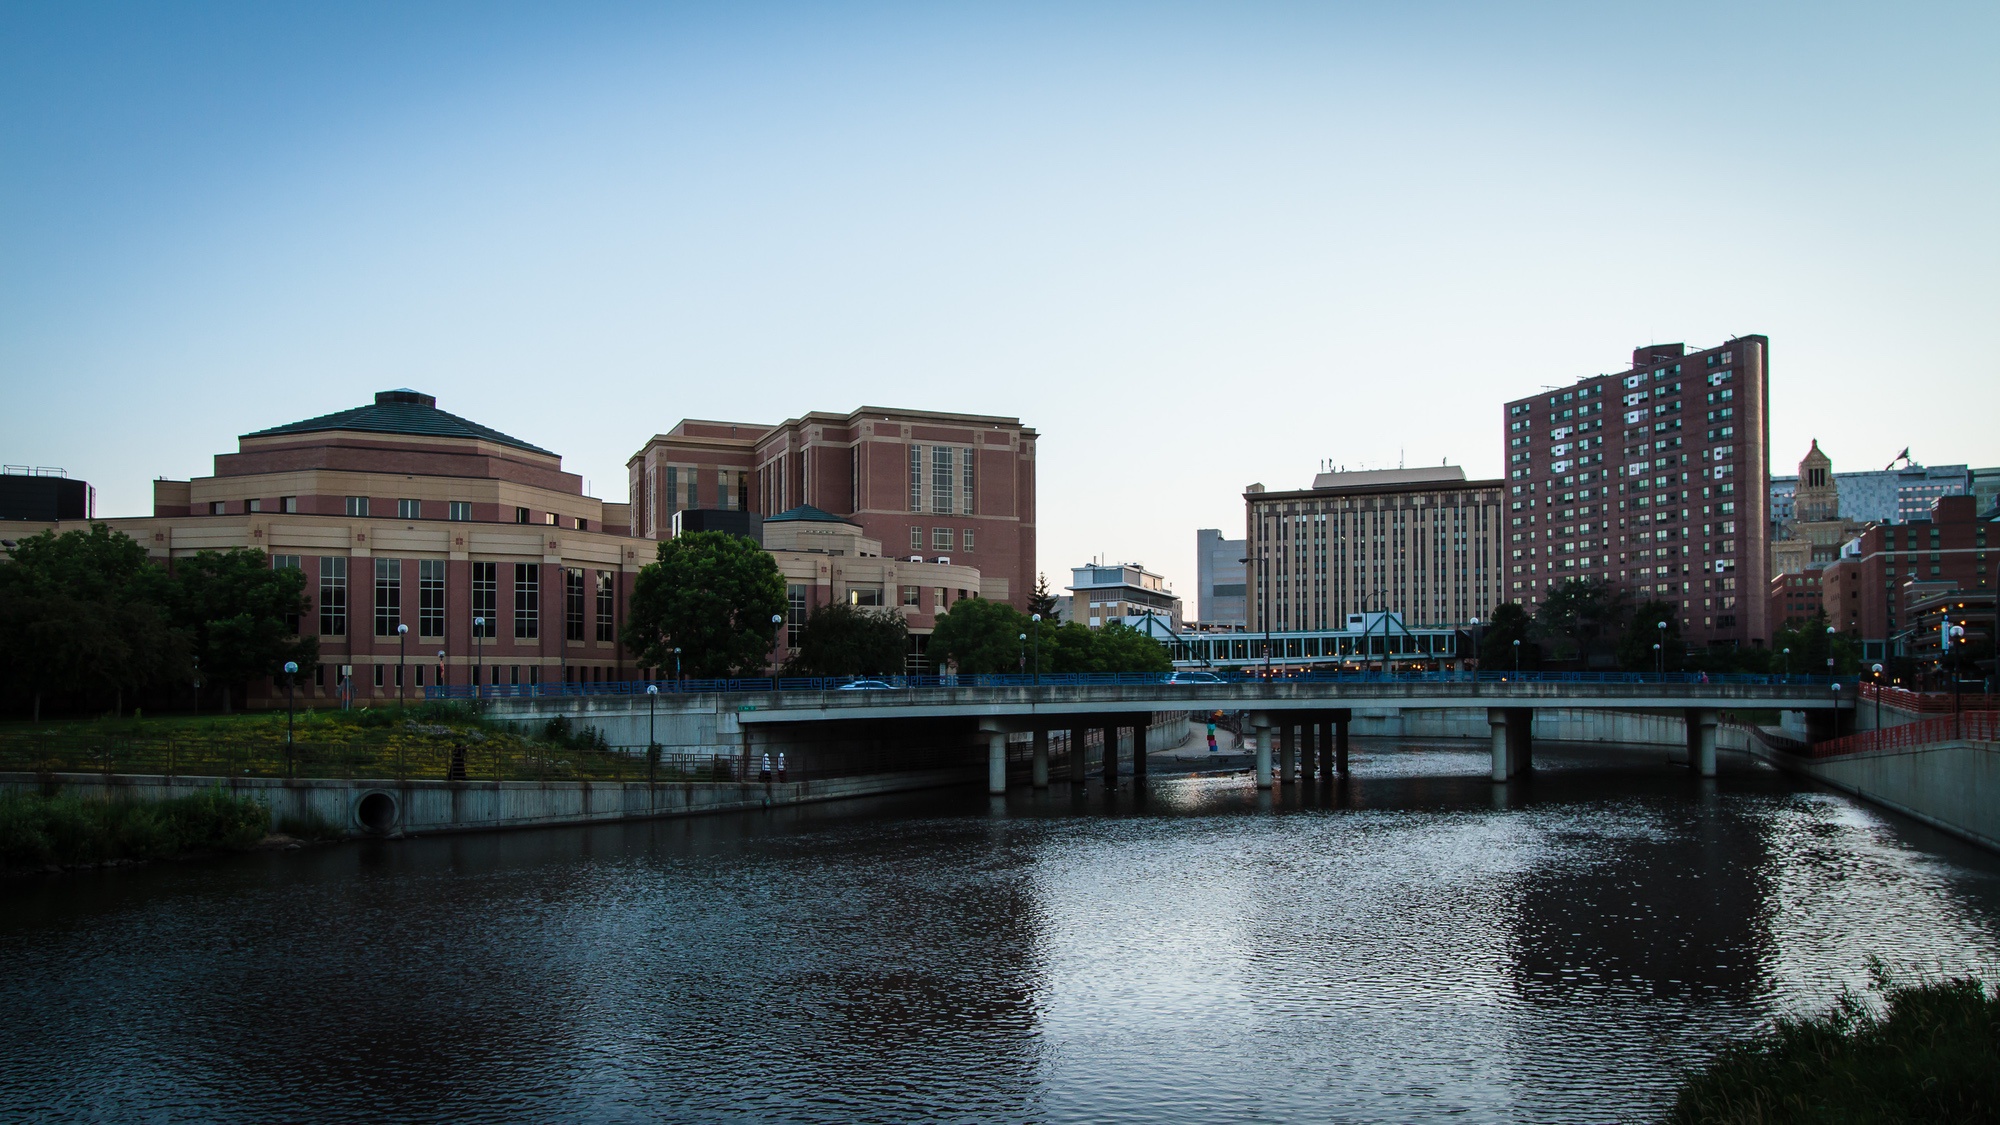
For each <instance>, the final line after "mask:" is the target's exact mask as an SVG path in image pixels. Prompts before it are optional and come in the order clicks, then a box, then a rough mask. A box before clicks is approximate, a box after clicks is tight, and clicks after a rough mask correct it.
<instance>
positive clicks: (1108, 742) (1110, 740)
mask: <svg viewBox="0 0 2000 1125" xmlns="http://www.w3.org/2000/svg"><path fill="white" fill-rule="evenodd" d="M1104 784H1106V785H1110V786H1116V785H1117V784H1118V725H1117V724H1116V723H1107V724H1105V727H1104Z"/></svg>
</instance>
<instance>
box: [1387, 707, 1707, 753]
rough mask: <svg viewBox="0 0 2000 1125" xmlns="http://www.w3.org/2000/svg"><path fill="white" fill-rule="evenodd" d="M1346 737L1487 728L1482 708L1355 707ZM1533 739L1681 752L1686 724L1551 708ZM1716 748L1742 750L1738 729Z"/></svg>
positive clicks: (1478, 734)
mask: <svg viewBox="0 0 2000 1125" xmlns="http://www.w3.org/2000/svg"><path fill="white" fill-rule="evenodd" d="M1349 733H1350V734H1352V735H1354V736H1355V737H1368V736H1374V737H1391V738H1479V739H1485V738H1490V737H1491V736H1492V729H1491V728H1490V727H1489V726H1488V725H1487V718H1486V708H1484V707H1459V708H1452V709H1449V710H1436V711H1395V710H1393V709H1370V708H1356V709H1355V711H1354V719H1353V723H1352V726H1350V727H1349ZM1534 738H1535V741H1537V742H1630V743H1649V744H1657V745H1663V746H1676V747H1682V748H1685V747H1686V746H1687V720H1686V719H1685V718H1684V717H1683V716H1681V715H1678V714H1657V713H1654V712H1650V711H1597V710H1589V709H1578V710H1573V711H1572V710H1562V709H1555V708H1550V709H1544V710H1538V711H1536V712H1535V731H1534ZM1717 745H1718V746H1719V747H1720V748H1721V749H1724V750H1742V749H1745V748H1746V745H1747V743H1746V737H1745V734H1744V732H1743V730H1742V728H1739V727H1729V726H1725V727H1723V728H1721V730H1720V731H1719V732H1718V734H1717Z"/></svg>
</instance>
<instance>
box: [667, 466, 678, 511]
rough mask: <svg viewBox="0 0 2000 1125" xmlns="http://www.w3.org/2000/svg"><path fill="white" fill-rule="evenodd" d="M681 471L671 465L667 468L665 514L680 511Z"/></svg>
mask: <svg viewBox="0 0 2000 1125" xmlns="http://www.w3.org/2000/svg"><path fill="white" fill-rule="evenodd" d="M680 488H681V471H680V469H679V468H677V467H676V466H673V465H668V466H667V514H668V515H672V514H673V513H675V512H678V511H680V510H681V509H680V500H681V493H680Z"/></svg>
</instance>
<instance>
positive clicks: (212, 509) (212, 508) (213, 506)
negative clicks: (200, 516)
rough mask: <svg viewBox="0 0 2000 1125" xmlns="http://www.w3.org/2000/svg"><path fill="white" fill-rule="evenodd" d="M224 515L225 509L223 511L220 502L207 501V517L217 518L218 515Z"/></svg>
mask: <svg viewBox="0 0 2000 1125" xmlns="http://www.w3.org/2000/svg"><path fill="white" fill-rule="evenodd" d="M224 513H225V509H224V507H223V503H222V501H220V500H211V501H209V504H208V514H209V515H211V516H219V515H223V514H224Z"/></svg>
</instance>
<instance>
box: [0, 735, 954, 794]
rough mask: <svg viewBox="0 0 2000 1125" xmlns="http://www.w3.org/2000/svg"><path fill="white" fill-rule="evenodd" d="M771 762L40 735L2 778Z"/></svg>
mask: <svg viewBox="0 0 2000 1125" xmlns="http://www.w3.org/2000/svg"><path fill="white" fill-rule="evenodd" d="M966 760H967V759H966V757H965V754H964V752H963V751H957V752H954V751H950V750H945V751H939V752H932V753H917V754H909V753H895V754H891V753H889V752H887V751H883V752H880V753H873V754H856V753H843V754H840V755H838V756H837V757H829V758H825V759H818V758H816V759H815V760H812V761H804V760H799V759H796V758H795V759H793V760H791V761H789V762H787V763H786V767H787V768H786V770H785V774H786V776H785V780H788V781H810V780H816V779H820V778H827V777H852V776H857V775H864V774H873V773H888V772H894V771H898V770H921V769H937V768H945V767H949V766H955V765H961V764H963V763H964V762H965V761H966ZM762 770H763V761H762V758H761V757H759V758H757V759H756V760H754V761H745V760H744V758H743V756H742V755H741V754H726V755H725V754H712V753H699V754H671V753H662V754H660V755H659V756H658V757H656V758H649V757H648V756H647V754H646V750H645V748H644V747H624V748H616V747H614V748H611V749H608V750H594V749H572V748H568V747H559V746H549V747H521V746H498V745H494V744H492V743H490V742H473V741H470V740H467V741H464V742H452V743H440V744H425V745H397V744H389V745H366V744H351V743H348V744H327V743H307V742H295V743H292V744H291V745H290V746H289V747H287V746H286V745H285V744H284V743H270V744H246V743H216V742H210V741H203V740H198V739H148V738H91V737H74V738H63V737H54V738H51V737H37V738H19V739H6V740H0V772H9V773H101V774H142V775H152V774H158V775H164V776H169V777H221V778H299V779H308V778H310V779H343V780H356V779H362V780H382V781H410V780H416V781H422V780H429V781H487V782H492V781H595V782H653V783H656V784H682V783H686V782H748V781H759V780H768V779H765V778H763V777H761V776H760V775H761V774H762Z"/></svg>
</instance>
